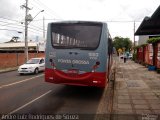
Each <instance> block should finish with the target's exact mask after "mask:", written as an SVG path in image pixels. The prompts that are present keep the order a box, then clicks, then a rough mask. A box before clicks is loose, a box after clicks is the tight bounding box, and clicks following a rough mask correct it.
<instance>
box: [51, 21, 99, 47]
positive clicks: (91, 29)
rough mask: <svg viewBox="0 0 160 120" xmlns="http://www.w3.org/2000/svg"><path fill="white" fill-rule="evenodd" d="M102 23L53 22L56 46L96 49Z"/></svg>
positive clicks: (53, 35) (53, 43)
mask: <svg viewBox="0 0 160 120" xmlns="http://www.w3.org/2000/svg"><path fill="white" fill-rule="evenodd" d="M101 29H102V24H100V23H98V24H92V23H88V24H87V23H53V24H52V25H51V32H52V33H51V35H52V37H51V38H52V45H53V47H54V48H62V49H63V48H68V49H70V48H81V49H96V48H97V47H98V45H99V41H100V35H101Z"/></svg>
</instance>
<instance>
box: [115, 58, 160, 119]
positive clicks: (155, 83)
mask: <svg viewBox="0 0 160 120" xmlns="http://www.w3.org/2000/svg"><path fill="white" fill-rule="evenodd" d="M116 64H117V65H116V66H117V68H116V80H115V88H114V89H115V90H114V101H113V110H112V113H113V114H114V115H117V116H118V115H119V116H122V115H133V116H134V118H135V119H136V120H139V119H142V118H143V117H146V115H149V117H155V118H157V117H159V118H157V119H153V120H158V119H160V74H157V73H156V72H155V71H148V69H147V68H146V67H144V66H142V65H140V64H137V63H135V62H134V61H131V60H128V61H127V62H126V63H123V60H120V61H119V60H117V63H116ZM158 114H159V116H158ZM136 115H139V117H137V116H136ZM114 119H116V118H115V117H114ZM117 119H118V117H117ZM118 120H119V119H118ZM126 120H127V119H126ZM144 120H150V119H144Z"/></svg>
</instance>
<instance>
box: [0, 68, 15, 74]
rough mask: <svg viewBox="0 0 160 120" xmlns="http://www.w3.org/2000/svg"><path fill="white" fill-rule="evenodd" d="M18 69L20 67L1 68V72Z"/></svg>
mask: <svg viewBox="0 0 160 120" xmlns="http://www.w3.org/2000/svg"><path fill="white" fill-rule="evenodd" d="M17 69H18V67H13V68H6V69H1V70H0V73H5V72H10V71H16V70H17Z"/></svg>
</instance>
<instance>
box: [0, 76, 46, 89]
mask: <svg viewBox="0 0 160 120" xmlns="http://www.w3.org/2000/svg"><path fill="white" fill-rule="evenodd" d="M43 75H44V74H42V75H38V76H35V77H31V78H28V79H25V80H22V81H18V82H14V83H10V84H7V85H2V86H0V89H1V88H4V87H9V86H12V85H16V84H19V83H22V82H26V81H29V80H32V79H34V78H37V77H40V76H43Z"/></svg>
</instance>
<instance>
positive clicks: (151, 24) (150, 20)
mask: <svg viewBox="0 0 160 120" xmlns="http://www.w3.org/2000/svg"><path fill="white" fill-rule="evenodd" d="M159 21H160V6H159V7H158V8H157V9H156V11H155V12H154V13H153V14H152V16H151V17H147V16H146V17H145V18H144V19H143V21H142V23H141V24H140V26H139V28H138V29H137V31H136V32H135V35H159V34H160V22H159Z"/></svg>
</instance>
